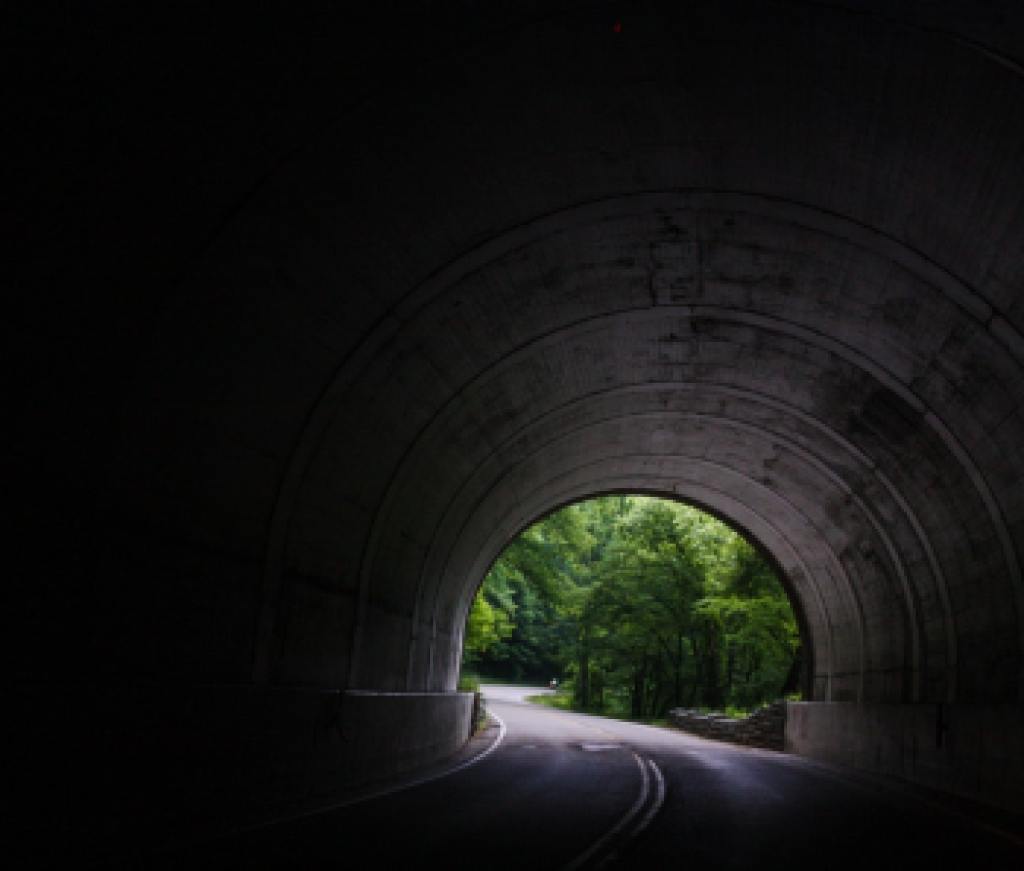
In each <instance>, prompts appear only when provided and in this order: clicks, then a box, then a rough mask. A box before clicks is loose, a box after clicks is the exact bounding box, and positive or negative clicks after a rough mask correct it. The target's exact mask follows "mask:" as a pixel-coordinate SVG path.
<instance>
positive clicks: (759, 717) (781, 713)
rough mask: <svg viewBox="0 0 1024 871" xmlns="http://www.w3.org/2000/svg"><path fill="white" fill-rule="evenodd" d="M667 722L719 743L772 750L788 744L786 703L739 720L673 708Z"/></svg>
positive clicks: (772, 706)
mask: <svg viewBox="0 0 1024 871" xmlns="http://www.w3.org/2000/svg"><path fill="white" fill-rule="evenodd" d="M668 721H669V722H670V723H671V724H672V725H673V726H675V727H676V728H677V729H682V730H683V731H685V732H691V733H693V734H694V735H700V736H701V737H702V738H714V739H715V740H716V741H731V742H732V743H734V744H745V745H747V746H749V747H765V748H767V749H769V750H782V749H784V745H785V735H786V703H785V702H781V701H780V702H773V703H772V704H770V705H766V706H765V707H763V708H759V709H758V710H756V711H754V713H752V714H751V715H750V716H749V717H743V718H740V719H737V718H734V717H727V716H725V715H724V714H719V713H710V714H705V713H702V712H700V711H697V710H693V709H691V708H673V709H672V710H671V711H669V712H668Z"/></svg>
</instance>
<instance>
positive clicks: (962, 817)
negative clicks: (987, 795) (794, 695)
mask: <svg viewBox="0 0 1024 871" xmlns="http://www.w3.org/2000/svg"><path fill="white" fill-rule="evenodd" d="M484 692H485V695H486V697H487V703H488V710H489V711H490V712H491V713H492V714H493V715H494V721H495V722H494V723H493V724H492V726H491V727H490V728H489V729H488V731H487V734H486V735H484V736H481V737H479V738H477V739H475V741H474V749H473V753H474V755H473V756H470V757H468V758H467V759H465V760H463V761H462V762H461V763H460V765H461V767H458V768H456V769H455V770H452V769H451V768H449V769H448V770H447V771H446V772H435V773H432V774H431V775H430V779H426V780H422V781H421V782H419V783H417V784H416V785H412V786H408V785H406V786H404V787H402V788H394V787H393V788H391V789H390V790H389V791H385V792H383V793H379V794H377V795H375V796H370V797H365V796H364V797H362V798H360V799H357V800H354V801H350V802H348V803H345V804H341V805H336V806H334V807H333V808H330V809H327V810H324V811H321V812H318V813H316V814H311V815H307V816H304V817H301V818H298V819H292V820H290V821H284V822H281V823H278V824H275V825H270V826H266V827H263V828H261V829H258V830H254V831H250V832H247V833H245V834H243V835H238V836H235V837H233V838H230V839H224V840H221V841H218V842H216V843H213V844H205V845H202V846H199V847H193V848H191V849H190V850H187V851H178V852H175V853H169V854H166V855H163V856H161V857H159V860H158V858H157V857H151V861H147V862H146V864H145V867H158V866H159V867H188V868H196V867H206V868H226V867H247V868H271V867H273V868H326V867H331V868H344V867H358V868H369V867H372V868H399V867H406V868H420V867H422V868H432V867H445V866H447V867H451V868H486V869H499V868H529V869H544V868H550V869H567V871H568V869H583V868H634V867H635V868H687V869H689V868H695V869H696V868H699V869H701V871H706V869H741V868H742V869H747V868H758V869H763V868H786V869H790V871H795V869H802V868H814V869H846V868H850V869H853V868H857V869H863V868H865V867H873V868H901V869H909V868H922V869H925V868H927V869H929V871H935V869H945V868H957V867H962V868H979V869H982V868H983V869H1003V868H1005V869H1011V868H1012V869H1015V871H1019V869H1021V868H1024V841H1022V839H1021V836H1020V832H1019V831H1018V830H1016V829H1015V828H1014V827H1013V826H1014V823H1015V822H1019V821H1013V820H1010V821H1009V822H1008V821H1007V818H1006V817H1005V816H1003V815H999V816H998V822H996V823H994V822H993V819H994V818H993V817H991V816H989V817H988V818H987V819H986V820H985V821H981V820H980V819H979V818H977V817H976V815H973V814H972V815H971V816H968V815H967V814H966V813H965V812H964V809H963V807H962V806H954V805H953V804H950V803H949V802H946V801H943V802H941V803H938V802H937V801H936V799H935V798H934V797H931V796H925V795H923V794H921V793H920V792H916V791H911V790H907V789H902V788H899V787H897V786H895V785H893V784H892V783H882V782H881V781H878V780H873V779H868V778H865V777H859V776H851V775H850V774H846V773H839V772H838V771H836V770H833V769H830V768H827V767H824V766H821V765H817V764H815V763H811V762H808V761H807V760H803V759H800V758H797V757H792V756H788V755H785V754H782V753H775V752H772V751H767V750H752V749H747V748H741V747H734V746H731V745H726V744H721V743H717V742H713V741H706V740H703V739H700V738H696V737H693V736H689V735H685V734H682V733H679V732H675V731H672V730H668V729H660V728H654V727H649V726H641V725H637V724H634V723H625V722H620V721H617V720H609V719H604V718H601V717H590V716H585V715H582V714H571V713H565V712H562V711H556V710H552V709H550V708H546V707H541V706H537V705H531V704H528V703H526V702H525V701H524V697H525V696H526V695H528V694H533V693H537V692H542V691H538V690H536V689H532V688H524V687H506V686H488V687H485V688H484ZM481 753H482V754H483V755H480V754H481ZM974 810H976V809H974V808H972V811H974ZM356 856H361V857H365V858H359V859H358V860H357V859H356Z"/></svg>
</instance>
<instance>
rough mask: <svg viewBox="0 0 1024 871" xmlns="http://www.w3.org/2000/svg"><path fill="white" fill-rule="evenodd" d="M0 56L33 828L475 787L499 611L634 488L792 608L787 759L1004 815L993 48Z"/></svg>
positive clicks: (997, 42) (906, 11) (15, 581)
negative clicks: (664, 503) (846, 768)
mask: <svg viewBox="0 0 1024 871" xmlns="http://www.w3.org/2000/svg"><path fill="white" fill-rule="evenodd" d="M11 17H12V18H13V19H14V20H13V21H12V22H11V26H10V27H9V29H8V41H9V42H10V43H11V45H12V46H13V48H12V56H13V57H14V59H15V60H16V62H17V67H18V70H19V74H18V76H16V77H15V78H13V79H12V80H11V82H9V84H11V85H13V87H12V88H11V91H12V95H11V102H10V108H9V112H10V116H9V121H10V126H9V127H8V134H7V137H6V138H9V140H10V141H9V142H8V143H7V145H6V148H9V150H10V151H9V156H8V160H7V161H5V163H7V167H6V169H7V172H8V173H9V176H10V179H9V182H8V184H7V185H6V187H7V188H8V195H7V197H6V199H7V203H6V204H5V206H4V213H5V224H8V223H9V226H10V229H9V231H8V233H7V235H8V237H9V239H10V240H11V241H12V242H13V243H14V244H13V248H14V251H15V256H14V257H13V258H12V259H11V261H10V263H9V269H8V279H9V284H8V288H9V291H10V297H9V303H10V306H9V308H8V312H7V316H6V317H5V320H6V321H7V328H8V329H7V332H8V333H9V339H8V342H7V345H8V349H9V353H10V361H11V362H10V366H9V374H10V375H11V376H13V377H12V381H13V387H14V390H13V394H14V406H15V412H14V414H13V415H12V419H11V420H9V424H8V437H9V438H10V439H11V442H10V444H11V447H10V448H9V450H8V451H7V462H8V470H9V474H8V475H6V476H5V477H7V479H8V481H9V483H10V487H11V494H12V498H11V500H10V501H11V503H12V504H13V506H14V509H15V515H16V519H15V521H14V523H13V524H12V525H11V526H10V527H9V529H10V531H11V533H12V543H11V549H12V551H13V553H14V555H15V568H14V571H12V572H11V573H10V574H9V575H8V584H9V587H10V588H11V589H13V590H16V598H15V600H14V602H13V603H12V605H11V606H10V616H11V618H12V620H13V622H14V623H15V624H16V626H17V628H16V632H17V635H18V640H17V643H16V645H15V646H16V650H15V654H16V655H15V665H14V668H15V680H14V688H15V694H16V704H15V706H14V707H15V708H16V710H17V714H18V716H17V718H16V725H17V728H18V729H19V735H20V737H19V739H18V740H19V744H18V746H20V747H22V748H23V753H22V756H23V761H25V762H26V764H25V766H24V768H25V772H24V786H23V794H24V795H25V796H26V799H25V802H24V804H25V808H26V815H27V816H28V817H30V818H31V819H34V820H36V822H32V821H29V822H27V823H26V824H25V826H26V827H27V828H26V831H30V832H31V831H35V830H36V829H38V826H39V825H40V824H39V823H38V816H39V813H40V812H41V811H40V809H41V808H42V809H45V810H44V811H42V812H43V813H45V817H46V819H47V821H48V822H47V826H49V827H51V828H52V827H53V826H54V825H56V826H57V827H58V828H61V829H62V830H66V831H67V832H69V833H70V834H69V835H68V837H70V838H76V839H79V840H80V841H81V842H83V843H86V844H90V843H93V842H97V843H98V842H101V841H107V840H109V839H111V838H113V839H119V838H130V837H139V838H150V837H152V838H159V837H163V836H164V835H166V833H168V832H175V831H179V830H185V829H188V827H189V826H190V825H193V824H194V823H195V821H196V820H197V819H198V818H200V817H202V818H204V819H209V816H210V814H209V811H210V808H214V807H216V808H218V809H219V810H218V811H217V813H216V814H214V816H215V817H216V818H217V819H222V818H225V819H226V816H225V815H228V811H224V810H223V809H224V808H236V809H237V815H238V816H239V817H240V818H241V817H244V816H245V815H247V814H248V815H250V816H253V815H258V814H259V813H262V812H265V811H266V810H267V809H268V808H273V807H275V806H277V805H280V804H285V803H287V802H289V801H291V800H293V799H294V798H295V797H296V796H298V795H304V796H305V795H309V794H311V793H315V792H316V791H317V790H320V789H326V788H327V787H326V786H325V785H326V784H328V783H345V784H358V783H361V782H364V781H366V780H368V779H370V778H372V777H375V776H378V775H380V774H390V773H396V772H400V771H404V770H411V769H414V768H415V767H416V766H419V765H422V764H424V763H428V762H432V761H434V760H437V759H439V758H442V757H443V756H444V755H446V754H449V753H451V752H453V751H454V750H455V749H456V748H457V747H458V746H460V744H461V742H462V741H464V739H465V724H466V722H467V718H468V709H467V700H466V697H465V696H464V695H461V694H459V693H457V692H455V689H456V679H457V676H458V670H459V661H460V655H461V649H462V633H463V627H464V623H465V617H466V613H467V609H468V607H469V604H470V602H471V599H472V596H473V594H474V592H475V590H476V589H477V587H478V585H479V583H480V580H481V578H482V577H483V575H484V574H485V572H486V570H487V568H488V566H490V564H491V563H492V562H493V560H494V559H495V558H496V556H497V555H498V554H499V553H500V552H501V550H502V548H503V547H504V546H505V545H506V544H507V543H508V541H509V540H510V538H511V537H512V536H514V535H515V534H516V533H517V532H518V531H519V530H521V529H523V528H524V527H525V526H526V525H527V524H528V523H529V522H530V521H532V520H533V519H535V518H537V517H539V516H541V515H543V514H545V513H546V512H549V511H551V510H552V509H554V508H555V507H557V506H560V505H564V504H566V503H568V502H571V501H573V500H578V499H580V498H583V497H586V496H590V495H593V494H598V493H606V492H624V491H629V492H650V493H658V494H665V495H668V496H671V497H674V498H678V499H682V500H685V501H689V502H692V503H694V504H698V505H701V506H703V507H706V508H707V509H708V510H710V511H712V512H713V513H715V514H717V515H718V516H720V517H723V518H725V519H727V520H728V521H729V522H730V523H732V524H734V525H735V526H736V527H737V528H740V529H743V530H745V531H747V532H749V533H750V535H751V536H752V537H753V538H754V539H756V541H757V542H759V543H760V545H761V546H762V547H763V548H764V549H765V551H766V552H767V553H768V554H769V555H770V557H771V559H772V560H773V561H774V563H775V564H776V565H777V566H778V567H779V569H780V572H781V573H782V574H783V576H784V578H785V582H786V584H787V588H788V589H789V590H790V591H791V593H792V596H793V598H794V601H795V603H796V604H797V606H798V610H799V612H800V614H801V615H802V621H803V624H804V625H803V629H804V632H805V636H806V643H807V645H808V647H809V657H808V660H809V661H810V662H813V669H812V671H813V673H812V674H809V675H808V678H807V680H808V694H809V695H808V701H807V702H806V703H804V704H802V705H801V706H800V709H799V711H797V712H794V714H793V716H794V717H798V718H799V730H798V731H799V734H797V732H794V742H795V743H794V745H793V747H792V749H793V751H794V752H796V753H801V754H804V755H807V756H809V757H811V758H815V759H821V760H825V761H837V762H843V763H848V764H851V765H855V766H860V767H863V768H866V769H871V770H874V771H877V772H879V773H883V774H885V773H898V774H900V775H901V776H903V777H907V778H909V779H911V780H916V781H918V782H920V783H922V784H926V785H928V786H931V787H935V788H938V789H942V790H946V791H949V792H952V793H956V794H959V795H963V796H969V797H972V798H975V799H980V800H984V801H986V802H990V803H992V804H993V805H998V806H1000V807H1003V808H1009V809H1013V810H1016V811H1017V812H1019V811H1021V810H1022V809H1024V792H1022V783H1024V728H1022V725H1021V724H1022V722H1024V717H1022V716H1021V714H1022V710H1024V709H1022V705H1024V658H1022V651H1024V579H1022V576H1021V560H1022V557H1024V67H1022V61H1024V14H1022V8H1021V7H1020V6H1019V5H1018V4H1016V3H1014V2H1011V0H993V2H988V3H984V4H973V3H958V2H952V0H950V2H935V3H915V2H909V0H908V2H881V0H878V2H854V0H834V2H832V0H830V2H801V0H766V2H741V0H721V2H710V0H706V2H705V0H696V2H691V3H670V2H655V0H649V2H635V3H628V2H623V3H598V2H594V3H586V2H585V3H578V2H560V0H559V2H519V3H512V2H507V3H506V2H498V3H486V4H484V3H471V2H455V3H444V4H442V3H431V2H422V3H420V2H413V3H405V4H379V5H378V4H363V6H362V7H361V8H359V9H354V8H350V7H348V6H344V7H342V6H324V7H321V8H318V9H316V10H315V11H314V10H312V9H309V10H300V9H298V8H289V9H288V10H287V11H280V12H279V13H277V14H271V13H269V12H267V11H263V12H258V11H256V10H255V9H250V10H247V11H245V12H243V13H238V12H237V11H236V10H228V9H227V8H226V7H225V8H221V9H215V8H210V9H199V8H194V9H187V10H186V9H184V8H176V7H175V8H170V7H169V8H165V9H162V10H160V9H146V8H143V7H136V6H130V5H128V4H110V5H104V6H103V7H102V8H87V7H81V8H77V9H75V8H69V9H65V10H63V11H62V12H61V13H60V15H59V16H57V15H56V14H53V16H52V17H48V16H47V15H46V14H45V13H44V12H43V11H42V10H41V9H37V10H35V11H33V12H28V11H19V12H16V13H13V14H12V15H11ZM937 716H939V717H941V718H942V722H943V723H944V727H945V728H946V729H947V733H946V734H947V738H946V740H945V741H944V742H943V741H941V740H940V741H935V740H934V737H933V736H934V734H935V722H936V717H937ZM911 734H914V735H917V734H920V735H921V736H925V737H922V739H921V741H922V744H921V746H922V747H927V748H928V750H927V753H926V752H925V750H921V754H922V756H921V758H917V757H915V760H914V762H913V764H911V762H910V761H908V759H907V757H906V756H905V748H906V747H907V746H908V740H909V739H908V737H907V736H908V735H911ZM914 740H915V742H916V740H917V739H916V738H915V739H914ZM917 746H918V745H917V743H915V744H914V747H915V748H916V747H917ZM154 782H159V783H160V790H159V795H155V794H154V790H153V786H152V784H153V783H154ZM140 796H144V797H145V798H144V799H140ZM83 808H87V810H85V811H83ZM232 813H233V811H232ZM218 814H219V816H218ZM225 824H226V823H225Z"/></svg>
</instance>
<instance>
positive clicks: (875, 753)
mask: <svg viewBox="0 0 1024 871" xmlns="http://www.w3.org/2000/svg"><path fill="white" fill-rule="evenodd" d="M787 708H788V710H787V715H786V750H788V751H790V752H792V753H798V754H800V755H801V756H808V757H810V758H812V759H819V760H821V761H823V762H833V763H838V764H842V765H849V766H851V767H854V768H860V769H864V770H866V771H871V772H876V773H879V774H886V775H894V776H896V777H901V778H904V779H906V780H909V781H912V782H914V783H919V784H921V785H923V786H928V787H932V788H934V789H940V790H944V791H946V792H952V793H956V794H958V795H962V796H965V797H967V798H971V799H974V800H978V801H983V802H986V803H989V804H992V805H996V806H998V807H1002V808H1006V809H1009V810H1013V811H1016V812H1024V706H1021V705H967V704H953V705H938V704H918V705H895V704H857V703H855V702H789V703H787Z"/></svg>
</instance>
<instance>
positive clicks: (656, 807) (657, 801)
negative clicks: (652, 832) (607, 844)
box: [629, 759, 665, 838]
mask: <svg viewBox="0 0 1024 871" xmlns="http://www.w3.org/2000/svg"><path fill="white" fill-rule="evenodd" d="M647 764H648V765H649V766H651V771H653V772H654V778H655V780H657V782H658V788H657V794H656V795H655V798H654V803H653V804H652V805H651V806H650V807H649V808H648V809H647V813H645V814H644V818H643V819H642V820H640V823H639V825H637V827H636V828H635V829H633V831H632V832H630V833H629V836H630V837H631V838H635V837H636V836H637V835H639V834H640V833H641V832H642V831H643V830H644V829H646V828H647V827H648V826H649V825H650V824H651V820H653V819H654V815H655V814H656V813H657V812H658V811H660V810H661V806H662V805H663V804H664V803H665V778H664V777H662V776H661V769H660V768H658V766H657V765H655V764H654V760H653V759H648V760H647Z"/></svg>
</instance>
